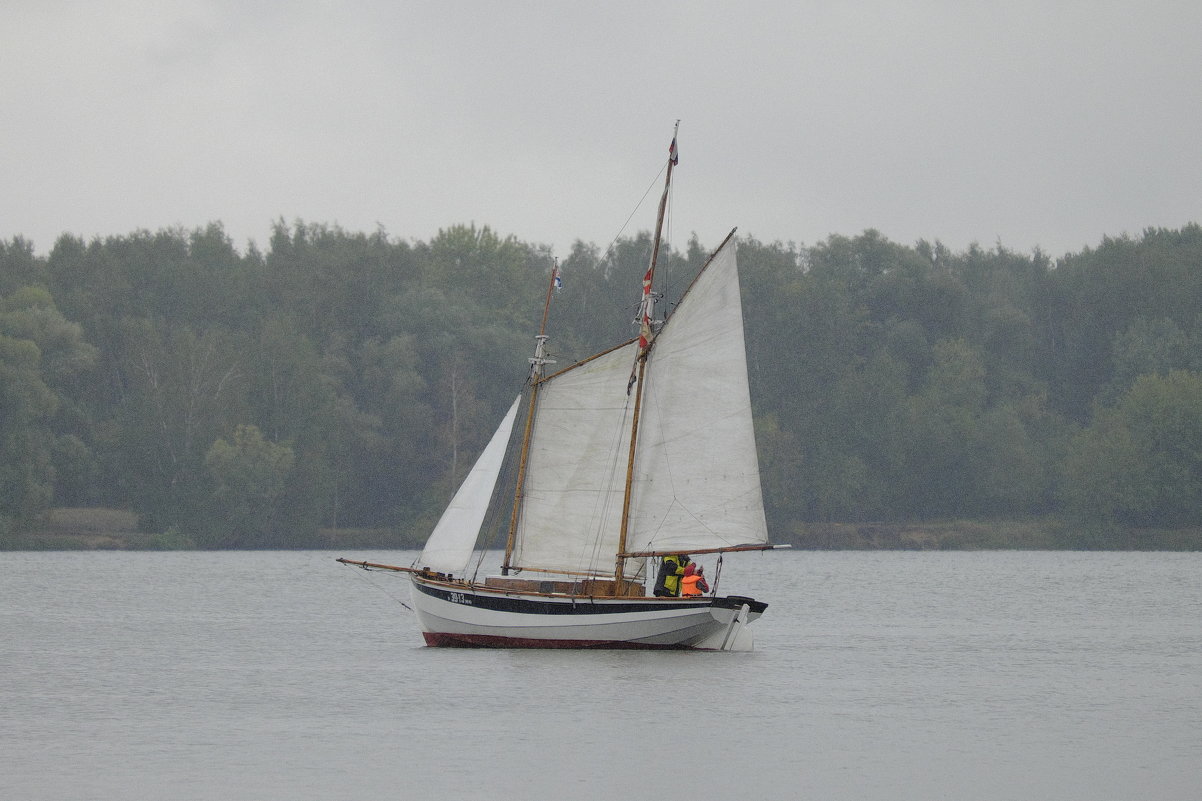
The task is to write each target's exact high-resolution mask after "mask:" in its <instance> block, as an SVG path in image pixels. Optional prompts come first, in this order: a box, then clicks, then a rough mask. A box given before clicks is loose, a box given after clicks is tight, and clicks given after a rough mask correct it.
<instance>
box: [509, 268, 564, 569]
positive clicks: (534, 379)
mask: <svg viewBox="0 0 1202 801" xmlns="http://www.w3.org/2000/svg"><path fill="white" fill-rule="evenodd" d="M558 277H559V261H558V260H556V262H555V263H554V265H553V266H552V268H551V278H550V280H549V281H547V297H546V299H545V300H544V301H543V320H542V322H541V323H539V326H538V336H536V337H535V338H534V340H535V344H534V357H533V358H532V359H530V404H529V406H528V407H527V409H526V428H525V431H524V432H523V433H522V454H521V458H520V459H519V460H518V480H517V488H516V489H515V490H514V495H513V512H512V514H511V515H510V516H509V534H508V536H507V537H506V538H505V560H504V561H503V562H501V575H503V576H508V575H509V568H510V562H511V561H512V559H513V543H514V538H515V537H516V536H517V528H518V512H519V511H520V510H521V508H522V490H523V488H524V486H525V483H526V461H527V459H528V457H529V456H530V434H531V432H532V431H533V430H534V407H535V406H536V405H537V403H538V389H539V386H540V385H541V384H542V381H543V366H544V365H547V364H553V363H554V362H552V361H551V360H550V359H548V358H547V353H546V347H547V315H548V314H549V312H550V311H551V294H552V293H553V292H554V291H555V280H556V279H557V278H558Z"/></svg>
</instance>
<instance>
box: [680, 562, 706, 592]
mask: <svg viewBox="0 0 1202 801" xmlns="http://www.w3.org/2000/svg"><path fill="white" fill-rule="evenodd" d="M704 573H705V566H704V565H699V564H697V563H696V562H689V564H688V566H686V567H685V569H684V575H683V576H681V577H680V594H681V595H682V596H684V597H685V598H696V597H697V596H699V595H705V594H706V593H707V592H709V591H710V585H709V582H708V581H706V580H705V575H704Z"/></svg>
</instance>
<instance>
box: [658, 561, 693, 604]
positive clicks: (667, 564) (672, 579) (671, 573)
mask: <svg viewBox="0 0 1202 801" xmlns="http://www.w3.org/2000/svg"><path fill="white" fill-rule="evenodd" d="M690 561H691V560H690V559H689V557H688V555H687V554H669V555H668V556H665V557H664V560H663V561H662V562H660V565H659V575H658V576H656V578H655V594H656V595H657V596H661V597H664V596H668V597H675V596H677V595H680V579H681V577H682V576H683V575H684V571H685V566H686V565H688V564H689V562H690Z"/></svg>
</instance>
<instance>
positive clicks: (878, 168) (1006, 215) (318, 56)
mask: <svg viewBox="0 0 1202 801" xmlns="http://www.w3.org/2000/svg"><path fill="white" fill-rule="evenodd" d="M1199 34H1202V5H1199V4H1198V3H1196V2H1190V1H1189V0H1182V2H1142V1H1141V2H1134V1H1131V2H1125V1H1124V2H1053V3H1048V2H1046V0H1044V1H1041V2H1007V3H993V4H986V3H975V2H970V3H964V2H907V3H888V2H851V3H816V2H798V1H797V0H782V1H780V2H741V3H714V2H659V3H647V2H645V0H638V2H606V3H571V4H568V3H551V2H546V3H532V2H522V3H514V2H504V3H496V2H395V0H389V1H388V2H316V1H315V0H309V1H308V2H286V3H285V2H251V3H246V2H244V1H243V0H239V2H232V1H231V2H225V1H216V2H185V1H184V0H153V2H152V1H151V0H126V1H124V2H123V1H122V0H98V1H97V2H87V3H79V4H76V3H67V2H46V0H29V1H26V0H18V1H17V2H11V0H10V2H8V3H5V6H4V25H3V26H2V27H0V108H3V113H2V114H0V176H2V179H0V180H2V185H3V187H4V190H3V192H0V237H3V238H8V237H12V236H14V235H23V236H25V237H27V238H29V239H32V240H33V242H34V244H35V246H36V249H37V250H38V252H41V253H44V252H46V251H48V250H49V248H50V247H51V246H52V245H53V242H54V240H55V238H56V237H57V236H58V235H59V234H60V233H63V232H70V233H73V234H77V235H81V236H84V237H85V238H91V237H93V236H96V235H102V236H103V235H108V234H125V233H129V232H131V231H133V230H135V229H139V228H147V229H151V230H155V229H158V228H161V227H165V226H173V225H181V226H184V227H186V228H192V227H196V226H202V225H204V224H206V223H207V222H209V221H213V220H220V221H222V222H223V223H224V224H225V228H226V230H227V232H228V233H229V235H230V236H231V237H233V239H234V241H235V243H236V244H238V245H239V246H243V245H245V244H246V242H247V241H248V240H255V241H256V242H258V243H259V244H260V245H264V244H265V243H266V240H267V238H268V233H269V231H270V227H271V223H272V222H273V221H274V220H277V219H279V218H283V219H285V220H286V221H288V222H291V221H293V220H295V219H298V218H300V219H304V220H307V221H312V222H326V223H337V224H339V225H341V226H343V227H344V228H347V229H350V230H366V231H373V230H375V229H376V228H377V227H379V226H382V227H383V228H384V230H386V231H387V232H388V233H389V234H391V235H393V236H396V237H400V238H412V239H423V240H425V239H429V238H431V237H432V236H433V235H434V234H435V233H436V232H437V230H438V229H439V228H441V227H445V226H449V225H453V224H456V223H469V222H476V223H477V224H487V225H490V226H492V227H493V228H494V229H496V230H497V231H499V232H500V233H501V234H503V235H507V234H513V235H515V236H517V237H518V238H519V239H522V240H524V241H528V242H532V243H546V244H549V245H552V246H553V247H554V248H555V251H556V254H557V255H564V254H565V253H566V251H567V249H568V248H569V247H570V245H571V243H572V241H573V240H575V239H576V238H582V239H584V240H586V241H594V242H597V243H599V244H602V245H604V244H607V243H608V242H609V240H610V239H611V238H612V237H613V236H614V235H615V234H617V233H618V231H619V230H620V229H621V228H622V225H623V223H624V221H625V220H626V218H627V216H628V215H629V214H630V212H631V211H632V210H633V209H634V206H635V204H636V203H637V202H638V200H639V199H640V198H641V197H642V195H643V193H644V191H645V190H646V189H647V187H648V185H649V183H650V182H651V181H652V180H653V179H654V176H655V173H656V171H657V170H658V168H659V167H660V166H661V164H662V161H663V159H664V156H665V153H666V148H667V144H668V141H669V139H670V138H671V131H672V125H673V123H674V122H675V120H676V119H678V118H679V119H681V120H682V122H681V130H680V143H681V144H680V147H681V168H680V170H679V171H678V172H677V180H678V183H677V184H676V186H677V192H676V205H675V212H674V216H673V225H674V226H675V230H674V232H673V235H674V237H675V239H676V240H678V241H679V242H683V240H684V239H685V238H687V236H688V234H689V233H690V232H694V231H695V232H697V233H698V234H699V236H700V238H701V240H702V242H703V243H704V244H707V245H710V246H712V245H715V244H717V242H718V241H719V240H720V239H721V237H722V236H723V235H725V233H726V231H727V230H729V228H730V227H732V226H734V225H739V226H740V230H741V232H742V233H745V234H751V235H754V236H756V237H758V238H759V239H761V240H765V241H773V240H782V241H789V240H794V241H798V242H802V243H813V242H815V241H817V240H820V239H823V238H825V237H826V236H828V235H829V234H831V233H842V234H849V235H851V234H855V233H858V232H859V231H861V230H863V229H864V228H868V227H873V228H877V229H879V230H880V231H881V232H882V233H883V234H884V235H885V236H887V237H889V238H890V239H893V240H895V241H899V242H903V243H912V242H914V241H915V240H917V239H919V238H926V239H931V240H934V239H939V240H941V241H943V242H944V244H946V245H948V246H949V247H951V248H953V249H960V248H963V247H966V246H967V245H968V244H970V243H971V242H974V241H975V242H979V243H981V244H982V245H983V246H986V247H992V246H993V245H995V244H997V243H999V242H1000V243H1001V244H1003V245H1004V246H1006V247H1008V248H1011V249H1015V250H1019V251H1029V250H1031V249H1032V248H1034V247H1040V248H1042V249H1043V250H1044V252H1046V253H1048V254H1049V255H1052V256H1059V255H1062V254H1063V253H1064V252H1066V251H1077V250H1080V249H1081V248H1083V247H1085V246H1087V245H1095V244H1097V243H1098V241H1099V240H1100V239H1101V237H1102V236H1103V235H1120V234H1123V233H1132V234H1138V233H1139V232H1140V231H1142V229H1143V228H1144V227H1147V226H1166V227H1177V226H1180V225H1182V224H1184V223H1186V222H1189V221H1196V220H1198V219H1199V217H1202V214H1200V213H1199V197H1200V194H1199V190H1200V189H1202V147H1200V146H1199V143H1200V142H1202V81H1200V80H1199V78H1200V76H1202V48H1200V47H1198V39H1199ZM650 216H651V215H649V214H644V215H642V216H640V217H636V218H635V220H634V221H633V223H632V226H633V227H634V228H639V227H641V228H646V227H649V226H650V224H651V219H650ZM628 232H629V231H628Z"/></svg>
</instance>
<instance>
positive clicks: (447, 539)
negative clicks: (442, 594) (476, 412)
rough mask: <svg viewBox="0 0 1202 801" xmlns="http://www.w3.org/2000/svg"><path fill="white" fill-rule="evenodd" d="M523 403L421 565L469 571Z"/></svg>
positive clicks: (446, 515)
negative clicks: (468, 567) (510, 437)
mask: <svg viewBox="0 0 1202 801" xmlns="http://www.w3.org/2000/svg"><path fill="white" fill-rule="evenodd" d="M521 400H522V398H521V396H520V395H519V396H518V397H517V398H516V399H515V400H514V402H513V405H512V406H510V407H509V411H508V412H507V413H506V415H505V418H504V419H503V420H502V421H501V425H500V427H499V428H497V430H496V432H494V433H493V435H492V439H490V440H489V441H488V445H486V446H485V447H484V451H483V452H482V453H481V454H480V456H479V458H478V459H476V463H475V464H474V465H473V466H472V470H471V472H470V473H468V474H467V478H465V479H464V480H463V484H461V485H460V486H459V490H458V491H457V492H456V493H455V497H454V498H452V499H451V503H450V505H449V506H448V507H447V508H446V510H445V511H444V512H443V513H442V517H441V518H439V520H438V525H436V526H435V527H434V531H433V532H432V533H431V534H430V538H429V539H428V540H426V547H425V548H423V549H422V553H421V556H420V557H419V558H418V561H417V563H416V564H417V566H419V567H428V568H430V569H431V570H436V571H438V572H439V573H450V574H453V575H457V576H461V575H463V574H464V572H465V571H466V570H467V566H468V563H469V562H470V561H471V558H472V552H473V551H474V550H475V548H476V538H477V537H478V536H479V535H480V526H481V525H482V524H483V523H484V515H485V513H486V512H487V511H488V503H489V500H490V499H491V498H492V493H493V488H494V487H495V486H496V484H497V476H499V475H500V473H501V465H502V462H503V461H504V459H505V449H506V446H507V445H508V444H509V435H510V433H511V432H512V431H513V421H514V419H515V418H516V417H517V412H518V406H519V405H520V404H521Z"/></svg>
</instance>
